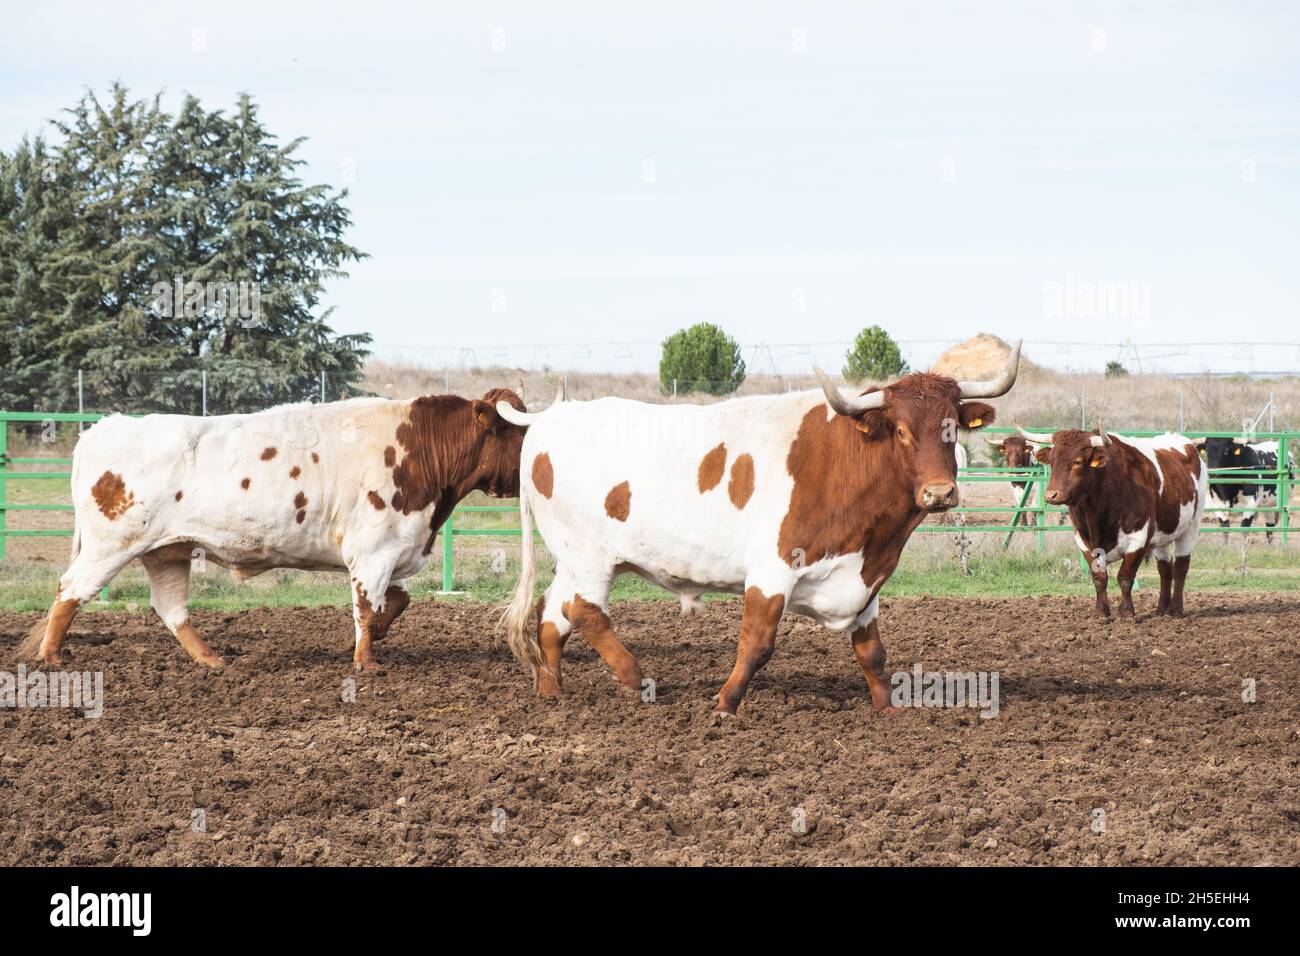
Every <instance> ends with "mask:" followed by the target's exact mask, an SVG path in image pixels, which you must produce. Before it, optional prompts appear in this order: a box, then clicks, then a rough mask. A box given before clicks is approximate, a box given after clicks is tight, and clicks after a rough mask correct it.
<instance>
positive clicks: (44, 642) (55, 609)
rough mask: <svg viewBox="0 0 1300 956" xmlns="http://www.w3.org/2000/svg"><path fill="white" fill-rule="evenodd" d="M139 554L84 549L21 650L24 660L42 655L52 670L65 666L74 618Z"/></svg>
mask: <svg viewBox="0 0 1300 956" xmlns="http://www.w3.org/2000/svg"><path fill="white" fill-rule="evenodd" d="M135 557H136V553H135V552H131V551H123V552H119V553H116V554H112V555H99V554H96V553H93V552H91V551H90V550H88V549H83V550H82V551H81V552H80V553H79V554H78V555H77V557H76V558H75V559H74V560H73V562H72V565H71V566H70V567H69V568H68V570H67V571H65V572H64V573H63V577H61V578H60V579H59V590H58V594H57V595H56V596H55V599H54V604H53V605H51V607H50V612H49V614H47V615H46V616H45V617H44V618H43V619H42V620H41V621H40V622H39V623H38V624H37V625H36V626H35V627H34V628H32V631H31V633H30V634H28V636H27V640H25V641H24V642H23V643H22V644H21V645H20V647H19V653H20V654H21V655H22V656H24V657H29V656H33V655H37V654H39V656H40V658H41V660H43V661H44V662H45V663H46V664H49V665H50V666H51V667H57V666H58V665H60V664H62V663H63V641H64V639H65V638H66V637H67V636H68V628H69V627H71V625H72V619H73V618H75V617H76V616H77V612H78V611H80V610H81V608H82V606H83V605H85V604H86V603H87V602H88V601H93V600H94V599H95V596H96V595H97V594H99V592H100V591H101V590H102V589H103V588H105V587H107V586H108V584H109V582H110V581H112V580H113V578H115V577H117V575H118V572H119V571H121V570H122V569H123V568H124V567H126V566H127V565H128V564H130V563H131V562H132V561H133V560H135Z"/></svg>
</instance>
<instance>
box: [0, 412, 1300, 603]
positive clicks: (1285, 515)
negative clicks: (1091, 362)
mask: <svg viewBox="0 0 1300 956" xmlns="http://www.w3.org/2000/svg"><path fill="white" fill-rule="evenodd" d="M101 417H102V416H100V415H91V414H85V415H82V414H76V413H71V414H69V413H58V414H55V413H46V412H0V559H2V558H4V556H5V542H6V540H7V539H9V538H21V537H59V536H68V535H71V534H72V532H71V531H70V530H66V529H39V530H36V529H34V530H26V529H12V528H9V527H8V520H7V516H8V514H9V513H10V512H19V511H71V510H72V505H71V504H70V503H53V504H47V503H40V504H15V503H12V502H10V501H9V500H8V497H7V485H8V483H10V482H16V481H49V480H57V479H68V478H70V477H71V472H70V471H68V470H59V471H48V472H42V471H31V470H27V471H23V470H15V469H16V468H18V467H20V466H27V467H28V468H30V467H31V466H33V465H37V466H47V467H48V466H64V468H67V467H69V466H71V464H72V459H70V458H30V457H28V458H11V457H9V455H8V447H9V427H10V425H11V424H13V423H37V424H40V425H43V426H47V427H48V425H49V424H50V423H69V422H77V423H86V422H94V421H98V420H99V418H101ZM1043 430H1044V431H1046V430H1047V429H1043ZM986 431H987V432H989V433H991V434H1011V433H1014V431H1015V429H1012V428H989V429H987V430H986ZM1121 434H1124V435H1130V436H1134V437H1143V436H1152V435H1160V434H1164V433H1163V432H1158V431H1127V430H1125V431H1123V432H1121ZM1184 434H1186V435H1187V437H1189V438H1201V437H1206V438H1216V437H1222V438H1232V437H1235V435H1236V433H1234V432H1197V431H1189V432H1184ZM1252 440H1253V441H1277V443H1278V462H1277V469H1276V470H1268V471H1250V470H1242V469H1231V468H1226V469H1225V468H1220V469H1212V470H1211V472H1210V483H1211V484H1212V485H1213V484H1237V483H1241V482H1243V481H1249V482H1250V483H1252V484H1261V485H1271V486H1272V487H1273V488H1275V489H1276V492H1277V504H1276V505H1274V506H1271V507H1268V508H1244V507H1235V508H1224V509H1222V510H1223V511H1225V512H1231V513H1234V514H1256V515H1258V516H1261V517H1262V516H1266V515H1270V514H1274V513H1276V514H1277V515H1278V521H1277V526H1276V528H1275V529H1272V530H1275V531H1277V532H1278V534H1280V536H1281V540H1282V543H1283V544H1284V545H1285V544H1286V543H1287V541H1288V539H1289V536H1290V527H1291V510H1292V502H1293V501H1294V500H1295V494H1294V488H1295V484H1296V480H1295V479H1294V478H1293V477H1292V475H1291V467H1292V461H1293V458H1292V453H1291V444H1292V442H1300V433H1297V432H1259V433H1256V434H1255V435H1254V436H1252ZM1048 477H1049V469H1048V468H1047V466H1045V465H1041V464H1034V465H1033V466H1031V467H1029V468H993V467H973V468H964V469H962V470H961V472H960V474H959V475H958V478H959V480H960V481H961V483H962V484H966V485H970V484H975V483H979V482H997V483H1003V484H1005V483H1008V482H1011V481H1024V482H1026V484H1025V488H1024V492H1023V493H1022V494H1021V497H1020V501H1019V503H1018V504H1017V505H1015V506H1011V505H1010V504H1008V505H980V506H966V507H960V508H953V509H952V510H951V511H949V512H948V513H947V514H948V515H949V516H950V517H949V519H948V520H945V521H944V522H942V523H934V524H923V525H921V526H920V527H919V528H917V529H916V530H917V531H918V532H921V533H926V534H959V533H972V534H1001V535H1003V547H1006V546H1007V545H1008V544H1010V542H1011V539H1012V537H1013V536H1014V535H1016V534H1017V533H1019V534H1033V535H1034V536H1035V543H1036V546H1037V547H1038V549H1039V550H1042V548H1043V547H1044V543H1045V540H1046V535H1048V534H1049V533H1057V532H1071V533H1072V532H1073V530H1074V529H1073V528H1072V527H1071V526H1070V525H1069V524H1068V523H1067V524H1060V523H1059V520H1060V519H1059V518H1058V517H1057V516H1058V515H1061V514H1062V513H1064V511H1065V509H1064V508H1060V507H1058V506H1056V505H1050V504H1048V503H1047V500H1046V492H1047V480H1048ZM517 510H518V509H517V508H516V507H514V506H509V505H463V506H461V507H459V508H457V509H456V510H455V511H454V512H453V513H452V515H451V517H449V518H448V519H447V523H446V525H445V526H444V527H443V530H442V555H443V560H442V587H443V590H444V591H451V590H454V584H455V542H456V539H457V538H467V537H468V538H473V537H496V538H513V537H518V536H519V533H520V531H519V528H517V527H515V528H508V527H491V528H459V527H457V526H456V515H458V514H471V513H475V512H478V513H493V512H516V511H517ZM985 514H1001V515H1005V514H1011V515H1012V518H1011V522H1012V523H1011V524H985V523H979V521H978V519H977V520H976V522H975V523H967V520H966V519H967V516H969V515H976V516H979V515H985ZM1049 519H1050V520H1049ZM1020 522H1023V523H1020ZM1260 530H1263V529H1262V528H1261V527H1260V526H1258V525H1257V526H1255V527H1253V528H1242V527H1240V526H1234V527H1229V528H1221V527H1218V526H1217V525H1211V526H1207V527H1204V528H1202V531H1204V532H1207V533H1217V534H1227V533H1236V534H1241V533H1243V532H1246V533H1249V532H1251V531H1260Z"/></svg>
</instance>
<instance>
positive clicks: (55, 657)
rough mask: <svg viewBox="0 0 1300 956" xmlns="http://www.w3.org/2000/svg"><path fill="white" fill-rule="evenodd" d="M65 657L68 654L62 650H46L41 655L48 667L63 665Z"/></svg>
mask: <svg viewBox="0 0 1300 956" xmlns="http://www.w3.org/2000/svg"><path fill="white" fill-rule="evenodd" d="M65 659H67V658H66V655H65V654H64V653H63V652H62V651H46V652H45V653H44V654H42V655H41V660H42V661H44V662H45V664H46V666H48V667H62V666H63V662H64V660H65Z"/></svg>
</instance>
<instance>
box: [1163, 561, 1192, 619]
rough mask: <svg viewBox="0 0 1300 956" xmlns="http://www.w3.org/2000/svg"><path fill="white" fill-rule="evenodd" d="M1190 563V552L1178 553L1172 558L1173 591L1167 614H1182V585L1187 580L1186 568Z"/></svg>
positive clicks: (1171, 615)
mask: <svg viewBox="0 0 1300 956" xmlns="http://www.w3.org/2000/svg"><path fill="white" fill-rule="evenodd" d="M1191 563H1192V556H1191V555H1190V554H1180V555H1178V556H1177V557H1175V558H1174V593H1173V597H1172V598H1170V601H1169V616H1170V617H1182V616H1183V585H1184V584H1185V583H1186V581H1187V569H1188V567H1189V566H1190V565H1191Z"/></svg>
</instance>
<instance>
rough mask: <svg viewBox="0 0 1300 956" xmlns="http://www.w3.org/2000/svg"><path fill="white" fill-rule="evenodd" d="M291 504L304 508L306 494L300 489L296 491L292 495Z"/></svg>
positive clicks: (305, 505)
mask: <svg viewBox="0 0 1300 956" xmlns="http://www.w3.org/2000/svg"><path fill="white" fill-rule="evenodd" d="M293 506H294V507H295V508H306V507H307V496H306V495H304V494H303V493H302V492H301V491H300V492H298V493H297V494H296V495H294V496H293Z"/></svg>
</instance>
